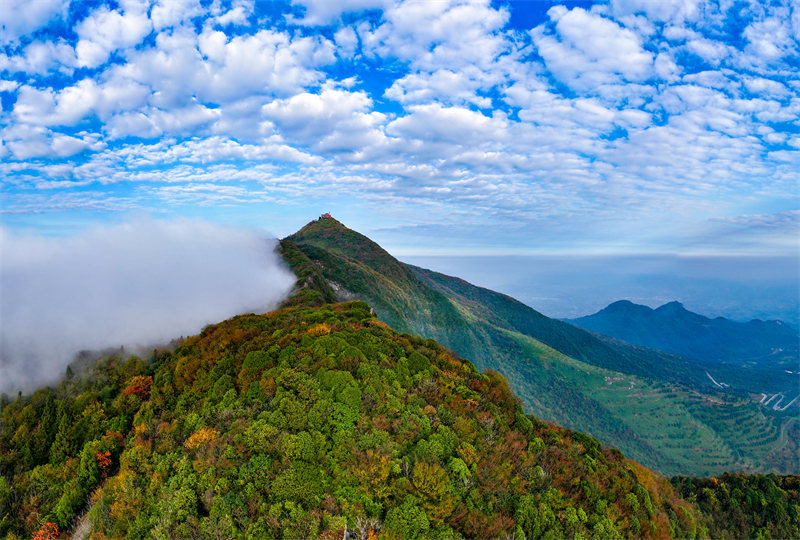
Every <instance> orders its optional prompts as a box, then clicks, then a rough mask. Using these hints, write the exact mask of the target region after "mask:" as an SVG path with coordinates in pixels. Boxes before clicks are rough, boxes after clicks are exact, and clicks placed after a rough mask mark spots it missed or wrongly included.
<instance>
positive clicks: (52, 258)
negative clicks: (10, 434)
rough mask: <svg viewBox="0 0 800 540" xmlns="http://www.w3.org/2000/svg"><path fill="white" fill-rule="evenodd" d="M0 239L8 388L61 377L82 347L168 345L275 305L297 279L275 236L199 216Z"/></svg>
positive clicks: (2, 349)
mask: <svg viewBox="0 0 800 540" xmlns="http://www.w3.org/2000/svg"><path fill="white" fill-rule="evenodd" d="M0 240H2V243H3V257H2V259H0V264H2V275H3V279H2V280H0V287H2V294H0V302H2V306H0V308H1V309H0V313H2V322H3V323H2V325H0V385H1V386H2V387H0V391H3V392H10V391H14V390H17V389H21V388H27V387H29V386H30V385H33V384H34V383H35V384H41V383H43V382H52V381H54V380H55V378H56V377H58V375H59V374H61V373H63V370H64V369H65V367H66V364H67V363H68V362H69V361H70V360H71V357H72V355H74V354H75V353H76V352H78V351H79V350H81V349H101V348H105V347H118V346H120V345H144V346H147V345H153V344H157V343H163V342H165V341H168V340H170V339H174V338H178V337H180V336H181V335H189V334H194V333H197V332H199V331H200V330H201V329H202V327H203V326H204V325H206V324H209V323H213V322H218V321H220V320H222V319H225V318H227V317H231V316H233V315H236V314H239V313H247V312H250V311H260V312H263V311H267V310H269V309H271V308H273V307H274V306H275V305H276V304H277V302H279V301H280V300H281V298H282V297H284V295H285V294H286V293H287V292H288V290H289V288H290V287H291V285H292V284H293V282H294V279H295V278H294V276H293V275H292V274H291V273H290V272H289V271H288V270H286V269H285V267H284V266H283V265H282V263H281V262H280V260H279V258H278V256H277V255H276V254H275V253H274V251H273V250H274V247H275V240H274V239H273V238H270V237H269V236H267V235H265V234H262V233H258V232H255V231H246V230H235V229H230V228H226V227H221V226H218V225H213V224H210V223H207V222H203V221H199V220H182V221H175V222H161V221H152V220H143V221H137V222H132V223H128V224H123V225H116V226H108V227H103V228H95V229H91V230H88V231H85V232H83V233H81V234H79V235H77V236H73V237H68V238H46V237H41V236H31V235H17V234H14V233H11V232H10V231H8V230H7V229H5V228H2V229H0ZM23 366H24V368H23Z"/></svg>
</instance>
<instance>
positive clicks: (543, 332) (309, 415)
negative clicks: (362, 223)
mask: <svg viewBox="0 0 800 540" xmlns="http://www.w3.org/2000/svg"><path fill="white" fill-rule="evenodd" d="M280 249H281V253H282V255H283V256H284V258H285V260H286V262H287V263H288V264H289V265H290V266H291V267H292V269H293V270H294V271H295V273H296V276H297V281H296V283H295V287H294V288H293V290H292V292H291V295H290V297H289V298H288V299H287V300H286V301H285V302H283V304H282V305H281V306H280V308H279V309H277V310H276V311H273V312H272V313H268V314H263V315H256V314H244V315H238V316H235V317H233V318H231V319H229V320H227V321H223V322H221V323H218V324H212V325H209V326H207V327H206V328H204V329H203V331H202V332H201V333H200V334H199V335H195V336H190V337H187V338H182V339H180V340H178V341H176V342H175V343H174V347H171V348H169V349H159V348H156V349H154V350H153V351H152V353H148V355H147V356H145V357H144V358H139V357H138V356H132V355H129V354H127V353H125V352H124V350H122V349H120V350H110V351H106V353H107V354H99V356H101V357H97V356H95V355H93V354H92V353H87V354H83V355H81V357H80V358H79V359H78V361H77V362H76V363H75V364H73V366H74V367H75V370H74V372H73V370H69V371H68V372H67V375H66V377H65V379H64V380H62V381H61V383H60V384H59V386H58V388H41V389H39V390H37V391H36V392H34V393H33V394H30V395H22V394H21V393H20V394H19V395H18V396H17V397H16V398H15V399H11V398H9V397H8V396H6V395H5V394H3V395H0V537H3V538H30V537H32V538H39V539H44V538H49V539H54V538H62V537H67V536H70V537H72V538H87V537H89V536H90V535H91V537H93V538H94V537H101V538H107V537H113V538H128V537H131V538H150V537H155V538H275V539H290V538H331V539H332V538H345V539H348V538H349V539H351V540H352V539H363V538H376V539H377V538H381V539H400V538H405V539H422V538H432V539H456V538H590V537H591V538H619V539H621V538H670V537H671V538H742V537H743V538H764V539H765V540H767V539H770V538H776V539H783V538H798V537H799V536H798V535H799V533H800V507H799V506H798V486H800V477H798V476H783V477H779V476H777V475H774V474H770V475H748V474H739V473H737V474H716V473H717V472H722V471H725V470H735V471H740V472H741V471H756V470H763V471H796V470H797V455H798V445H797V443H798V440H800V436H799V435H800V433H798V431H800V430H798V422H797V418H796V414H795V413H796V409H794V410H790V411H789V412H788V413H785V412H783V410H784V409H785V408H784V409H780V410H778V409H776V408H775V407H774V406H770V407H767V406H766V405H765V404H764V403H761V404H759V403H757V402H756V401H757V400H754V399H752V397H742V396H740V395H737V394H736V389H735V387H734V386H733V383H732V384H731V385H729V386H725V387H722V384H721V383H712V382H711V381H710V379H711V377H710V375H711V373H712V372H713V373H714V374H715V375H717V376H719V377H722V376H724V377H726V380H729V381H734V380H735V379H736V377H735V374H736V373H737V372H747V369H746V368H742V367H738V366H730V365H725V364H719V363H717V364H714V363H710V362H706V361H703V360H695V359H689V358H686V357H682V356H678V355H671V354H668V353H663V352H659V351H656V350H653V349H648V348H643V347H637V346H634V345H630V344H627V343H624V342H622V341H619V340H614V339H613V338H608V337H605V336H601V335H599V334H593V333H590V332H588V331H586V330H583V329H581V328H578V327H576V326H573V325H570V324H568V323H565V322H562V321H558V320H553V319H549V318H548V317H545V316H544V315H542V314H541V313H538V312H537V311H535V310H533V309H532V308H530V307H528V306H526V305H524V304H521V303H520V302H517V301H516V300H514V299H513V298H510V297H508V296H504V295H502V294H498V293H495V292H493V291H489V290H487V289H481V288H479V287H475V286H473V285H470V284H469V283H467V282H465V281H463V280H460V279H458V278H453V277H449V276H444V275H442V274H438V273H436V272H432V271H430V270H424V269H422V268H417V267H413V266H408V265H404V264H402V263H400V262H399V261H397V260H396V259H394V258H393V257H392V256H391V255H389V254H388V253H387V252H386V251H384V250H383V249H381V248H380V246H378V245H377V244H375V243H374V242H372V241H370V240H369V239H368V238H366V237H365V236H363V235H360V234H358V233H356V232H354V231H351V230H350V229H347V228H346V227H344V226H343V225H342V224H341V223H339V222H338V221H336V220H334V219H332V218H330V217H329V216H323V217H322V218H320V219H319V220H317V221H315V222H312V223H310V224H309V225H307V226H306V227H304V228H303V229H302V230H300V231H299V232H298V233H296V234H294V235H292V236H290V237H288V238H286V239H284V240H283V241H281V247H280ZM353 298H355V299H361V298H369V299H370V302H371V303H372V305H369V304H367V303H366V302H363V301H358V300H354V301H347V302H337V300H340V299H353ZM379 319H383V320H379ZM388 321H391V324H392V325H396V326H397V327H398V329H393V328H391V327H390V326H389V325H388V324H387V322H388ZM398 330H399V331H398ZM412 334H422V336H420V335H412ZM432 337H436V338H437V339H441V340H442V341H444V342H445V343H446V344H447V347H449V348H450V349H448V348H445V347H444V346H442V345H441V344H439V343H437V342H436V341H435V340H434V339H431V338H432ZM456 353H457V354H456ZM476 366H479V367H480V368H481V369H480V370H478V369H476ZM715 366H724V369H720V370H715ZM725 384H727V383H725ZM736 384H738V383H736ZM515 392H516V393H517V395H515ZM518 396H519V397H518ZM520 398H521V399H520ZM770 399H771V400H775V399H776V398H775V397H773V398H770ZM762 401H763V400H762ZM768 404H769V405H772V403H771V402H768ZM523 406H524V408H523ZM526 409H527V410H526ZM530 413H535V416H534V415H531V414H530ZM554 421H558V422H559V423H562V424H566V425H571V426H583V427H584V428H583V431H587V432H589V433H592V434H596V436H597V437H599V438H600V441H598V440H597V439H595V438H594V437H592V436H589V435H587V434H585V433H580V432H577V431H572V430H569V429H564V428H562V427H559V426H556V425H554V424H553V423H552V422H554ZM601 442H602V443H603V444H600V443H601ZM611 446H619V447H622V448H623V449H625V451H626V453H627V452H628V451H629V452H630V453H629V454H628V455H627V456H626V455H623V454H622V453H621V452H620V451H619V450H617V449H616V448H612V447H611ZM630 458H634V459H635V460H641V461H644V462H646V463H652V464H654V466H655V467H657V468H658V469H659V470H660V471H669V472H680V473H683V474H686V473H702V474H711V473H714V474H715V476H714V477H712V478H692V477H687V476H680V477H674V478H672V479H671V481H667V480H666V479H664V478H661V477H660V476H659V475H658V474H654V473H653V472H652V471H651V470H649V469H647V468H646V467H644V466H642V465H640V464H639V463H637V462H636V461H634V460H631V459H630Z"/></svg>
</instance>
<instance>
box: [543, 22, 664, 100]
mask: <svg viewBox="0 0 800 540" xmlns="http://www.w3.org/2000/svg"><path fill="white" fill-rule="evenodd" d="M548 13H549V14H550V18H551V20H552V21H553V22H554V23H555V28H554V30H555V33H550V32H548V31H547V30H546V29H545V27H544V26H539V27H537V28H535V29H534V30H532V31H531V35H532V37H533V41H534V43H535V44H536V47H537V52H538V53H539V55H541V56H542V58H544V61H545V64H546V65H547V68H548V69H549V70H550V72H551V73H552V74H553V75H554V76H555V77H556V78H557V79H558V80H559V81H561V82H563V83H564V84H566V85H568V86H570V87H571V88H573V89H575V90H581V91H587V90H591V89H593V88H596V87H597V86H600V85H607V84H616V83H621V82H624V81H629V82H642V81H645V80H647V79H649V78H650V77H652V76H653V73H654V71H653V61H654V58H653V55H652V54H651V53H650V52H648V51H646V50H644V49H643V48H642V44H641V42H640V39H639V37H638V36H637V35H636V34H635V33H634V32H632V31H631V30H628V29H626V28H622V27H621V26H619V25H618V24H617V23H615V22H614V21H612V20H609V19H606V18H605V17H601V16H599V15H595V14H593V13H590V12H587V11H586V10H584V9H581V8H574V9H572V10H569V11H567V10H566V9H565V8H563V7H561V6H558V7H557V8H551V9H550V11H549V12H548Z"/></svg>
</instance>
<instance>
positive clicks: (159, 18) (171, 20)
mask: <svg viewBox="0 0 800 540" xmlns="http://www.w3.org/2000/svg"><path fill="white" fill-rule="evenodd" d="M202 13H203V8H202V6H201V5H200V1H199V0H158V2H157V3H156V4H155V5H154V6H153V8H152V10H151V11H150V20H151V21H152V22H153V28H155V29H156V31H160V30H163V29H165V28H170V27H172V26H176V25H179V24H181V23H183V22H185V21H189V20H191V19H193V18H194V17H198V16H200V15H201V14H202Z"/></svg>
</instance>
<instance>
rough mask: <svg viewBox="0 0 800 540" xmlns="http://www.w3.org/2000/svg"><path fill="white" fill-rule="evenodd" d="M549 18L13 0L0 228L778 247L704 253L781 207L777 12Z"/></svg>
mask: <svg viewBox="0 0 800 540" xmlns="http://www.w3.org/2000/svg"><path fill="white" fill-rule="evenodd" d="M6 1H7V2H8V0H6ZM33 4H35V6H33ZM560 4H561V2H555V1H553V2H521V1H518V2H517V1H510V0H437V1H435V2H434V1H424V0H341V1H339V2H331V1H329V0H287V1H282V2H254V1H253V0H215V1H214V2H211V1H202V2H201V1H199V0H182V1H180V2H178V1H167V0H120V1H113V2H112V1H111V0H102V1H100V0H98V1H96V2H75V1H70V0H40V1H37V2H33V3H31V2H27V3H26V2H21V1H20V0H13V1H12V2H11V4H10V5H11V6H12V8H11V10H6V12H5V13H0V23H1V24H0V26H3V27H4V29H5V32H2V31H0V194H2V196H3V206H2V208H0V218H2V219H6V220H7V221H8V223H11V224H12V225H13V222H14V220H16V219H19V220H20V221H23V222H25V223H31V222H34V221H36V220H39V221H46V220H47V219H48V217H47V216H48V215H53V214H57V213H59V212H63V213H64V214H66V215H75V214H81V213H85V212H87V211H91V212H95V213H96V214H95V215H99V216H100V217H99V218H98V219H104V218H105V219H107V217H108V216H109V215H112V214H118V213H121V212H131V213H137V212H141V211H145V212H148V213H153V214H157V215H186V214H190V215H209V214H210V213H211V212H214V216H215V218H220V216H223V217H224V219H225V220H226V221H227V222H231V223H233V222H246V218H245V217H243V216H247V215H255V216H263V215H274V216H278V215H280V216H281V218H282V219H283V221H281V220H277V219H276V220H275V221H274V222H273V223H270V226H271V227H273V228H274V229H276V230H278V229H281V230H280V231H279V232H281V233H283V232H285V233H289V232H291V231H292V230H293V229H294V228H295V226H296V225H297V224H300V223H303V222H304V221H305V220H307V219H308V218H309V217H310V216H309V213H310V214H311V215H314V214H316V213H318V212H320V211H331V212H333V213H334V215H336V216H337V217H339V218H341V219H343V220H344V221H345V222H346V223H347V224H348V225H350V226H352V227H354V228H356V229H359V230H365V231H369V230H370V229H372V228H375V227H376V226H380V227H383V228H387V227H393V228H394V229H395V230H398V231H399V230H400V228H402V227H409V226H416V225H422V226H425V227H428V228H433V227H437V231H436V234H434V235H432V241H430V242H428V245H427V246H425V247H427V248H437V247H440V246H441V245H442V244H445V245H447V246H448V247H451V248H453V249H460V250H461V251H466V250H468V249H470V248H474V249H483V250H484V251H489V250H490V249H492V247H493V246H495V245H497V244H498V242H500V241H503V240H504V239H506V238H508V231H509V230H510V229H514V228H515V227H517V226H519V227H520V230H522V231H523V233H521V234H519V235H517V236H515V237H514V239H513V242H514V243H515V244H518V245H519V246H520V247H521V248H522V249H524V250H527V251H537V250H541V249H542V244H543V243H544V244H545V246H544V248H545V249H551V246H553V245H556V246H564V248H565V249H569V250H570V251H574V252H585V251H586V250H587V249H591V250H593V251H594V250H601V251H603V252H613V251H615V250H616V251H619V250H621V251H623V252H625V253H650V252H654V251H657V252H661V253H672V252H680V253H686V252H687V251H691V250H694V251H696V250H697V248H695V247H693V245H692V239H693V238H696V237H707V238H712V237H713V242H712V244H713V245H712V246H711V247H712V248H713V250H714V251H715V252H716V253H721V254H727V253H739V254H743V253H749V254H753V253H759V252H761V251H767V252H769V253H770V254H773V255H787V253H788V252H789V250H788V249H787V248H786V247H785V244H786V242H784V241H781V242H778V243H776V242H774V241H772V239H771V234H772V233H769V232H764V233H763V234H761V235H760V236H759V237H758V239H757V241H756V242H753V238H754V236H753V235H752V234H751V235H748V236H736V235H729V234H725V231H723V233H722V234H718V235H717V236H714V235H715V233H716V232H717V231H720V230H722V229H721V228H720V227H719V223H721V222H724V221H731V220H743V219H747V216H750V215H771V216H773V217H772V218H769V219H779V218H780V215H782V213H784V212H787V211H794V210H797V209H798V206H797V203H796V199H797V197H796V193H797V186H798V183H800V172H799V171H800V120H798V119H799V118H800V81H799V80H798V76H797V74H798V69H797V66H798V65H800V4H798V2H797V1H796V0H775V1H771V2H759V1H757V0H744V1H741V2H731V1H725V2H720V1H718V0H662V1H655V0H608V1H605V2H603V1H597V2H582V3H579V4H581V5H579V6H578V5H575V4H576V3H575V2H565V4H568V5H560ZM23 5H24V6H25V7H24V8H23V7H22V6H23ZM312 209H313V210H312ZM203 212H208V213H207V214H204V213H203ZM377 215H379V216H380V218H381V219H380V222H379V224H378V223H377V222H378V221H379V220H377V219H376V218H375V216H377ZM286 218H291V219H292V220H295V221H294V225H291V226H289V225H286V224H287V223H288V222H289V220H288V219H286ZM115 219H118V218H115ZM253 222H256V221H255V220H253ZM284 226H285V227H286V228H285V229H283V228H282V227H284ZM484 229H488V230H490V231H492V234H491V235H489V236H486V240H485V241H483V242H482V243H481V244H478V243H477V242H476V240H475V239H476V238H477V237H478V236H481V235H483V230H484ZM454 231H463V232H459V233H458V234H457V233H456V232H454ZM529 231H537V234H535V235H531V234H529ZM576 231H577V234H576ZM397 235H398V236H397V237H398V238H400V237H399V235H400V233H399V232H398V233H397ZM654 237H658V241H657V242H656V241H655V239H654ZM400 239H401V240H403V243H406V244H414V245H418V244H419V242H420V240H419V239H418V238H410V237H405V238H400ZM621 239H622V240H623V241H622V242H621V241H620V240H621ZM379 240H383V239H379ZM587 244H588V246H587ZM387 247H390V248H394V247H398V244H394V245H388V244H387ZM705 249H706V248H705V247H704V250H705Z"/></svg>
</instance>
